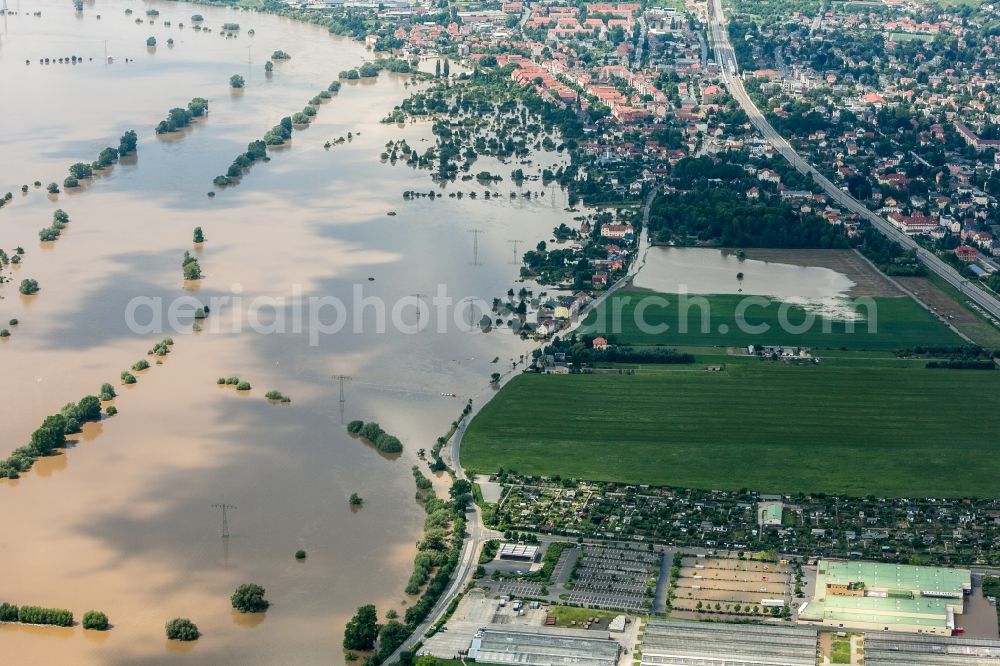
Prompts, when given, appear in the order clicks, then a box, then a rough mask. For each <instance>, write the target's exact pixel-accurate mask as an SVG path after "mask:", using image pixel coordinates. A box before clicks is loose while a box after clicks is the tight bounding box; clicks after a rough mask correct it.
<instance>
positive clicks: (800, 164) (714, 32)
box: [708, 0, 1000, 317]
mask: <svg viewBox="0 0 1000 666" xmlns="http://www.w3.org/2000/svg"><path fill="white" fill-rule="evenodd" d="M709 9H710V11H709V12H708V22H709V34H710V36H711V38H712V42H713V44H714V46H715V57H716V60H717V61H718V62H719V64H720V66H721V68H722V80H723V82H724V83H725V85H726V88H727V89H728V90H729V93H730V94H731V95H732V96H733V97H734V98H735V99H736V101H737V102H739V105H740V106H741V107H742V108H743V111H744V112H746V114H747V116H749V118H750V122H751V123H753V125H754V127H756V128H757V129H758V130H759V131H760V133H761V134H763V135H764V138H765V139H767V141H768V143H770V144H771V146H773V147H774V149H775V150H777V151H778V152H779V153H781V156H782V157H784V158H785V159H786V160H788V162H789V163H790V164H791V165H792V166H794V167H795V168H796V169H797V170H798V171H799V172H800V173H803V174H806V175H809V176H811V177H812V179H813V180H814V181H815V182H816V183H818V184H819V185H820V186H821V187H822V188H823V189H824V190H825V191H826V193H827V195H828V196H829V197H830V198H831V199H833V200H834V201H835V202H837V203H838V204H840V206H842V207H843V208H845V209H847V210H849V211H851V212H852V213H857V214H858V215H859V216H861V217H862V218H864V219H865V220H867V221H868V222H870V223H871V224H872V226H874V227H875V228H876V229H877V230H879V231H880V232H881V233H882V234H884V235H885V236H887V237H888V238H890V239H892V240H894V241H896V242H897V243H899V244H900V245H902V246H903V247H904V248H907V249H913V250H916V252H917V256H918V257H919V258H920V261H922V262H923V263H924V265H925V266H927V268H929V269H930V270H932V271H934V272H935V273H937V274H938V275H940V276H941V277H942V278H944V280H945V281H946V282H948V283H949V284H950V285H952V286H953V287H955V288H956V289H958V290H959V291H960V292H962V294H964V295H965V296H966V297H967V298H969V299H970V300H972V301H974V302H975V303H977V304H978V305H979V306H980V307H982V308H983V309H984V310H986V311H987V312H989V313H990V314H991V315H993V316H994V317H1000V301H998V300H997V299H996V298H994V297H993V296H992V295H990V294H989V293H987V292H986V291H984V290H983V289H981V288H979V287H978V286H976V285H975V284H973V283H972V282H971V281H969V280H967V279H965V278H963V277H962V276H961V275H960V274H959V273H958V271H956V270H955V269H954V268H952V267H951V266H950V265H948V264H946V263H945V262H944V261H943V260H942V259H941V258H940V257H938V256H937V255H935V254H933V253H932V252H928V251H927V250H925V249H923V248H922V247H920V246H919V245H918V244H917V242H916V241H914V240H913V239H912V238H910V237H909V236H907V235H906V234H904V233H903V232H902V231H900V230H899V229H897V228H896V227H894V226H892V225H891V224H890V223H889V222H888V221H887V220H886V219H885V218H884V217H881V216H880V215H877V214H875V213H873V212H872V211H870V210H868V207H867V206H865V205H864V204H863V203H861V202H860V201H858V200H857V199H855V198H854V197H852V196H851V195H850V194H848V193H847V192H845V191H843V190H842V189H840V188H839V187H837V186H836V185H834V184H833V183H832V182H831V181H830V180H829V179H828V178H827V177H826V176H824V175H823V174H821V173H820V172H819V171H817V170H816V169H815V168H814V167H813V166H812V165H811V164H809V163H808V162H807V161H806V160H805V159H803V158H802V157H801V156H800V155H799V154H798V153H797V152H795V149H794V148H792V146H791V144H789V143H788V141H786V140H785V139H784V138H783V137H782V136H781V135H780V134H778V132H777V131H776V130H775V129H774V127H772V126H771V124H770V123H769V122H768V121H767V119H766V118H765V117H764V114H762V113H761V112H760V109H758V108H757V106H756V105H755V104H754V102H753V100H751V99H750V96H749V95H747V92H746V89H745V88H744V87H743V81H742V79H740V76H739V65H738V64H737V62H736V54H735V52H734V51H733V47H732V44H730V43H729V34H728V32H727V31H726V19H725V15H724V14H723V11H722V0H711V4H710V5H709Z"/></svg>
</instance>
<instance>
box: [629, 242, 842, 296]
mask: <svg viewBox="0 0 1000 666" xmlns="http://www.w3.org/2000/svg"><path fill="white" fill-rule="evenodd" d="M635 286H637V287H642V288H645V289H653V290H655V291H661V292H668V293H676V292H680V291H687V292H689V293H693V294H737V293H743V294H748V295H757V296H772V297H774V298H781V299H787V298H808V299H822V298H836V297H838V296H844V295H846V294H847V293H848V292H849V291H850V289H851V288H852V287H853V286H854V282H853V281H852V280H851V279H850V278H849V277H847V276H846V275H844V274H843V273H838V272H837V271H834V270H831V269H829V268H821V267H817V266H798V265H795V264H791V263H781V262H776V261H761V260H757V259H750V258H745V259H741V258H739V257H738V256H737V255H736V253H735V252H731V251H728V250H716V249H708V248H692V247H651V248H650V249H649V252H648V253H647V254H646V263H645V265H643V267H642V270H641V271H640V272H639V275H638V276H637V277H636V279H635Z"/></svg>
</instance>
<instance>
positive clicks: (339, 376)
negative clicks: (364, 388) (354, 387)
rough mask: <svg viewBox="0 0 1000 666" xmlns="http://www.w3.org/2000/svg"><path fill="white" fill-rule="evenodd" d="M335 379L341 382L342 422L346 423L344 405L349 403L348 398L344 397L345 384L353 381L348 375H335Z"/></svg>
mask: <svg viewBox="0 0 1000 666" xmlns="http://www.w3.org/2000/svg"><path fill="white" fill-rule="evenodd" d="M333 378H334V379H337V380H340V422H341V423H343V422H344V404H345V403H346V402H347V398H346V397H345V396H344V382H345V381H348V382H349V381H351V378H350V377H349V376H347V375H334V376H333Z"/></svg>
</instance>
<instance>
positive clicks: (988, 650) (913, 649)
mask: <svg viewBox="0 0 1000 666" xmlns="http://www.w3.org/2000/svg"><path fill="white" fill-rule="evenodd" d="M998 663H1000V641H994V640H986V639H976V638H947V637H944V636H921V635H915V634H894V633H883V632H879V633H866V634H865V664H866V666H996V664H998Z"/></svg>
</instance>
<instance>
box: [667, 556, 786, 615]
mask: <svg viewBox="0 0 1000 666" xmlns="http://www.w3.org/2000/svg"><path fill="white" fill-rule="evenodd" d="M790 582H791V578H790V571H789V568H788V567H787V566H783V565H781V564H779V563H776V562H765V561H761V560H751V559H745V558H738V557H685V558H684V559H683V561H682V562H681V568H680V578H678V580H677V583H676V587H675V589H674V599H673V602H672V605H673V608H674V612H673V616H674V617H678V618H692V619H719V620H734V619H736V618H737V617H739V618H740V619H746V618H747V617H748V616H749V617H754V616H756V617H766V616H770V615H771V614H772V613H773V612H775V611H773V610H772V608H773V606H764V600H765V599H766V600H768V601H769V603H772V602H773V601H777V600H780V601H782V602H784V603H785V604H786V605H787V604H789V603H790V601H791V597H790V592H791V587H790Z"/></svg>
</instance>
